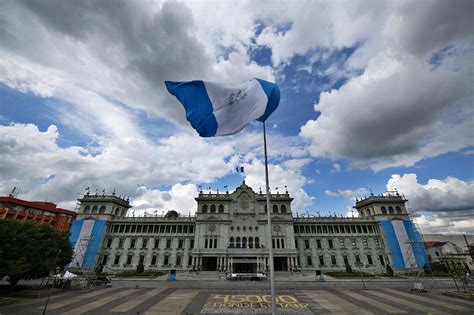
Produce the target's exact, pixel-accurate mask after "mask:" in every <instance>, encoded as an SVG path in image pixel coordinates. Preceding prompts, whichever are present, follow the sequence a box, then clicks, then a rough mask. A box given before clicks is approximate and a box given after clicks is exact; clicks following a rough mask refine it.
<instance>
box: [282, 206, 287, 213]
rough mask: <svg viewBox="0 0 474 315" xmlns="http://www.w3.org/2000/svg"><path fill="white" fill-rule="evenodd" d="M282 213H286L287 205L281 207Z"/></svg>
mask: <svg viewBox="0 0 474 315" xmlns="http://www.w3.org/2000/svg"><path fill="white" fill-rule="evenodd" d="M281 213H286V206H285V205H281Z"/></svg>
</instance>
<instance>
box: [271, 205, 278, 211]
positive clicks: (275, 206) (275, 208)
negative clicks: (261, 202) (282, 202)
mask: <svg viewBox="0 0 474 315" xmlns="http://www.w3.org/2000/svg"><path fill="white" fill-rule="evenodd" d="M272 211H273V213H278V206H277V205H273V210H272Z"/></svg>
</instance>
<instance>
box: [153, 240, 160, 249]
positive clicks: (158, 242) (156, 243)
mask: <svg viewBox="0 0 474 315" xmlns="http://www.w3.org/2000/svg"><path fill="white" fill-rule="evenodd" d="M158 247H160V239H159V238H155V246H154V248H158Z"/></svg>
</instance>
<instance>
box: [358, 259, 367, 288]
mask: <svg viewBox="0 0 474 315" xmlns="http://www.w3.org/2000/svg"><path fill="white" fill-rule="evenodd" d="M357 266H358V267H359V274H360V280H361V281H362V287H363V288H364V290H367V287H366V286H365V281H364V277H363V276H362V266H363V264H362V262H358V263H357Z"/></svg>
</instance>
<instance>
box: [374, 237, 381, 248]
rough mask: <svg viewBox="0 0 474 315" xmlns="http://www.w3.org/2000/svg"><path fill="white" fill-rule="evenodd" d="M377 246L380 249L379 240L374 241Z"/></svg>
mask: <svg viewBox="0 0 474 315" xmlns="http://www.w3.org/2000/svg"><path fill="white" fill-rule="evenodd" d="M374 242H375V246H377V247H380V241H379V239H378V238H376V239H374Z"/></svg>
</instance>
